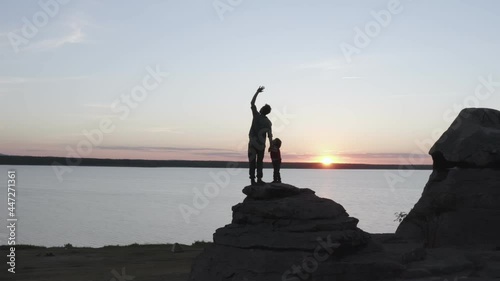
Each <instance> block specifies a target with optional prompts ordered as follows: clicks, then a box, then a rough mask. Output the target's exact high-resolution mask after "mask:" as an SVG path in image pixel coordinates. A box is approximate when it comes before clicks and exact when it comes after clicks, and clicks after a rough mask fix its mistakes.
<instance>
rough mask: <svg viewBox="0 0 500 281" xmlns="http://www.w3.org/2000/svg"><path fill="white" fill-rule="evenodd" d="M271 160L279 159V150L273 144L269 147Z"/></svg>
mask: <svg viewBox="0 0 500 281" xmlns="http://www.w3.org/2000/svg"><path fill="white" fill-rule="evenodd" d="M271 160H273V161H275V160H281V152H280V149H279V148H277V147H274V146H272V147H271Z"/></svg>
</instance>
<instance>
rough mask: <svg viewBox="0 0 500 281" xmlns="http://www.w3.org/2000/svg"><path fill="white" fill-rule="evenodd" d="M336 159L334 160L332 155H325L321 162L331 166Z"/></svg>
mask: <svg viewBox="0 0 500 281" xmlns="http://www.w3.org/2000/svg"><path fill="white" fill-rule="evenodd" d="M334 162H335V161H333V158H332V157H323V159H322V160H321V163H323V165H325V166H329V165H331V164H333V163H334Z"/></svg>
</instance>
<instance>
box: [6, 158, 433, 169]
mask: <svg viewBox="0 0 500 281" xmlns="http://www.w3.org/2000/svg"><path fill="white" fill-rule="evenodd" d="M0 165H18V166H20V165H32V166H52V165H62V166H97V167H141V168H174V167H176V168H248V162H243V161H196V160H146V159H100V158H76V159H75V158H65V157H45V156H9V155H2V156H0ZM264 168H272V165H271V163H264ZM281 168H282V169H337V170H399V169H403V170H432V165H397V164H349V163H338V164H331V165H329V166H325V165H323V164H322V163H311V162H284V163H283V164H282V165H281Z"/></svg>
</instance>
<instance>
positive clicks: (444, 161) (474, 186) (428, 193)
mask: <svg viewBox="0 0 500 281" xmlns="http://www.w3.org/2000/svg"><path fill="white" fill-rule="evenodd" d="M430 154H431V155H432V158H433V160H434V171H433V173H432V175H431V176H430V179H429V182H428V183H427V185H426V187H425V189H424V192H423V193H422V197H421V198H420V200H419V201H418V202H417V203H416V205H415V206H414V208H413V209H412V210H411V211H410V213H409V214H408V216H407V217H406V218H405V219H404V220H403V221H402V223H401V224H400V226H399V227H398V230H397V232H396V233H397V234H398V235H399V236H401V237H404V238H410V239H417V240H421V241H424V242H425V244H426V245H427V246H428V247H440V246H451V245H454V246H471V245H477V244H492V245H500V165H499V163H500V112H499V111H496V110H493V109H479V108H478V109H476V108H474V109H464V110H463V111H462V112H461V113H460V114H459V116H458V117H457V119H456V120H455V121H454V122H453V124H452V125H451V126H450V128H449V129H448V130H447V131H446V132H445V133H444V134H443V136H442V137H441V138H440V139H439V140H438V141H437V143H436V144H435V145H434V146H433V147H432V149H431V150H430Z"/></svg>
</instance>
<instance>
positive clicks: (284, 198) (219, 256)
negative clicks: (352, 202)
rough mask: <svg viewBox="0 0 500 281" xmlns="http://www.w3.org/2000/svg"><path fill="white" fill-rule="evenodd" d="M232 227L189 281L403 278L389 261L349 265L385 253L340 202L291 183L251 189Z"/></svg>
mask: <svg viewBox="0 0 500 281" xmlns="http://www.w3.org/2000/svg"><path fill="white" fill-rule="evenodd" d="M243 192H244V193H245V194H246V195H247V197H246V198H245V200H244V201H243V202H242V203H239V204H237V205H236V206H234V207H233V220H232V223H231V224H229V225H226V226H225V227H223V228H220V229H218V230H217V231H216V232H215V234H214V244H213V245H212V246H210V247H208V248H206V249H205V250H204V252H203V253H202V254H201V255H200V256H199V257H198V258H197V259H196V260H195V262H194V264H193V268H192V272H191V276H190V279H189V280H193V281H194V280H196V281H204V280H207V281H219V280H233V281H236V280H242V281H243V280H248V281H250V280H259V281H266V280H367V279H372V280H373V279H377V278H379V279H383V278H386V277H389V276H395V275H397V274H400V273H401V271H402V270H403V267H402V266H401V265H400V264H398V263H394V262H389V261H384V260H376V261H373V260H366V261H356V262H345V259H346V258H349V257H351V256H355V254H359V253H365V254H369V253H374V252H377V251H379V250H380V248H377V247H376V245H375V244H374V243H372V241H371V237H370V235H369V234H367V233H366V232H364V231H362V230H361V229H359V228H358V227H357V223H358V220H357V219H356V218H353V217H350V216H349V215H348V214H347V212H346V210H345V209H344V208H343V207H342V206H341V205H340V204H338V203H336V202H334V201H332V200H329V199H324V198H319V197H318V196H316V195H315V194H314V191H312V190H310V189H301V188H297V187H294V186H291V185H286V184H266V185H264V186H247V187H245V188H244V189H243Z"/></svg>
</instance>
